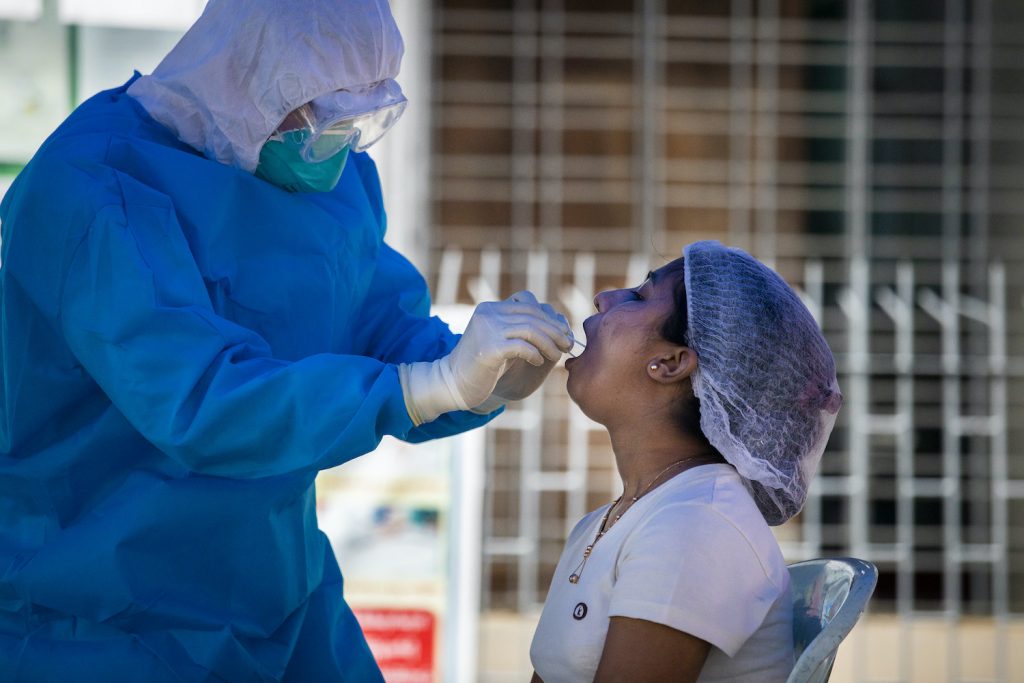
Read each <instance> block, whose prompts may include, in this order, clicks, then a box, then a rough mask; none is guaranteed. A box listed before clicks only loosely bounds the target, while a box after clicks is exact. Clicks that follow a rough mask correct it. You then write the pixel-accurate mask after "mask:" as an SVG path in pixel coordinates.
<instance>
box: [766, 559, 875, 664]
mask: <svg viewBox="0 0 1024 683" xmlns="http://www.w3.org/2000/svg"><path fill="white" fill-rule="evenodd" d="M789 579H790V588H789V590H790V593H791V594H792V596H793V649H794V655H795V657H796V663H795V664H794V666H793V671H792V672H791V673H790V674H789V678H788V679H787V681H786V683H825V682H826V681H828V678H829V676H830V675H831V674H832V664H833V662H835V659H836V652H837V651H838V650H839V644H840V643H842V642H843V639H844V638H846V635H847V634H848V633H849V632H850V631H851V630H852V629H853V626H854V624H856V623H857V620H858V619H860V615H861V614H862V613H863V612H864V608H865V607H867V604H868V600H869V599H870V598H871V594H872V593H873V592H874V591H875V584H876V583H877V582H878V570H877V569H876V568H875V565H873V564H871V563H870V562H865V561H864V560H858V559H855V558H852V557H837V558H825V559H820V560H808V561H807V562H797V563H796V564H791V565H789Z"/></svg>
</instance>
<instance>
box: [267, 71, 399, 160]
mask: <svg viewBox="0 0 1024 683" xmlns="http://www.w3.org/2000/svg"><path fill="white" fill-rule="evenodd" d="M406 104H408V102H407V101H406V99H405V96H404V95H403V94H402V91H401V89H400V88H399V87H398V84H397V83H395V82H394V81H382V82H381V83H377V84H374V85H373V86H370V87H369V88H365V89H362V90H338V91H335V92H332V93H328V94H327V95H323V96H321V97H318V98H316V99H315V100H313V101H312V102H307V103H306V104H304V105H302V106H301V107H299V108H298V109H296V110H295V111H293V112H292V113H291V114H289V115H288V117H287V118H285V120H284V121H283V122H282V123H281V125H280V126H278V128H277V131H276V132H275V133H274V135H272V136H271V137H270V139H271V140H282V139H283V138H282V136H283V135H284V134H285V133H289V132H292V131H300V130H301V131H302V132H303V133H304V135H303V136H302V138H303V139H302V149H301V151H300V154H301V156H302V158H303V160H305V161H308V162H311V163H320V162H322V161H326V160H327V159H330V158H331V157H333V156H334V155H335V154H338V153H339V152H341V151H342V150H343V149H345V148H346V147H347V148H349V149H350V150H352V151H354V152H362V151H364V150H366V149H367V148H369V147H370V146H371V145H373V144H374V143H375V142H377V141H378V140H380V139H381V137H383V135H384V133H386V132H387V131H388V130H389V129H390V128H391V126H393V125H395V122H396V121H398V119H399V118H400V117H401V116H402V112H404V111H405V106H406Z"/></svg>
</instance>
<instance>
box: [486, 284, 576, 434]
mask: <svg viewBox="0 0 1024 683" xmlns="http://www.w3.org/2000/svg"><path fill="white" fill-rule="evenodd" d="M512 299H513V300H519V301H525V302H528V303H531V304H537V305H538V306H540V307H541V310H543V311H544V312H545V313H546V314H547V316H548V317H549V318H550V319H551V320H552V321H554V322H555V323H556V324H557V325H558V326H559V328H560V329H561V330H562V332H563V333H564V334H565V335H566V338H567V339H568V342H569V348H570V349H571V348H572V328H570V327H569V321H568V320H566V319H565V316H563V315H561V314H559V313H557V312H556V311H555V309H554V308H552V307H551V306H550V305H548V304H541V303H539V302H538V301H537V298H536V297H535V296H534V295H533V293H531V292H519V293H518V294H513V295H512ZM566 350H569V349H566ZM557 363H558V358H555V359H554V360H551V359H548V358H545V359H544V363H543V364H541V365H533V364H531V363H528V362H526V361H525V360H522V359H521V358H516V359H515V360H513V361H511V362H510V363H509V364H508V369H507V370H506V371H505V373H504V374H503V375H502V376H501V379H499V380H498V383H497V384H496V385H495V387H494V391H493V392H491V395H490V396H489V397H488V398H487V400H486V401H484V402H483V403H482V404H480V405H478V406H475V407H473V408H472V410H473V412H474V413H480V414H482V415H486V414H488V413H491V412H493V411H495V410H497V409H498V408H500V407H501V406H502V405H504V404H505V403H508V402H509V401H521V400H523V399H524V398H526V397H527V396H529V395H530V394H532V393H533V392H535V391H536V390H537V389H539V388H540V386H541V385H542V384H544V380H546V379H547V377H548V375H549V374H551V371H552V370H554V369H555V365H556V364H557Z"/></svg>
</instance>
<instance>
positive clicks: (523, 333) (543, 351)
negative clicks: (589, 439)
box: [398, 292, 572, 425]
mask: <svg viewBox="0 0 1024 683" xmlns="http://www.w3.org/2000/svg"><path fill="white" fill-rule="evenodd" d="M549 308H550V307H549ZM571 345H572V341H571V340H570V337H569V334H568V325H566V326H564V327H563V326H562V325H561V324H560V322H558V321H557V320H553V319H552V318H551V317H550V313H549V312H548V311H547V310H545V309H544V308H543V307H541V306H540V304H538V303H537V299H536V298H535V297H534V296H533V295H532V294H529V293H528V292H520V293H518V294H513V295H512V296H511V297H509V298H508V299H506V300H505V301H500V302H486V303H482V304H480V305H479V306H477V307H476V310H474V311H473V316H472V317H471V318H470V320H469V325H467V326H466V331H465V332H464V333H463V335H462V338H461V339H460V340H459V343H458V344H456V345H455V348H454V349H452V352H451V353H450V354H448V355H447V356H444V357H443V358H439V359H437V360H435V361H432V362H421V363H403V364H401V365H399V366H398V376H399V379H400V380H401V382H402V392H403V394H404V396H405V407H406V410H408V411H409V417H411V418H412V420H413V423H414V424H416V425H421V424H423V423H424V422H430V421H431V420H434V419H436V418H437V417H438V416H439V415H441V414H443V413H447V412H450V411H453V410H469V409H470V408H473V407H474V406H480V405H481V404H482V403H484V402H485V401H486V400H487V399H488V397H489V396H490V395H491V394H492V392H493V391H494V387H495V385H496V384H497V383H498V380H499V379H500V378H501V377H502V375H503V374H505V372H506V371H507V370H508V369H509V367H510V365H511V364H512V363H513V362H514V361H516V360H520V361H523V362H525V363H526V364H528V365H531V366H535V367H538V368H540V367H543V366H544V365H545V364H546V363H548V362H550V363H551V364H554V363H555V362H556V361H557V360H558V359H559V358H560V357H561V355H562V353H563V349H564V350H568V349H569V348H571Z"/></svg>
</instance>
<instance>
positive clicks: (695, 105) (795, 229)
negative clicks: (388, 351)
mask: <svg viewBox="0 0 1024 683" xmlns="http://www.w3.org/2000/svg"><path fill="white" fill-rule="evenodd" d="M1022 22H1024V5H1021V3H1019V2H1017V1H1016V0H976V1H969V0H943V1H939V0H937V1H936V2H924V1H922V0H885V1H882V0H876V1H875V2H869V1H855V0H850V1H841V0H731V1H727V2H714V3H710V2H701V1H699V0H504V1H497V0H437V1H436V2H435V3H434V17H433V25H434V52H435V60H434V67H435V79H434V83H435V91H434V95H435V97H434V99H435V102H434V126H435V135H434V143H435V144H434V151H433V155H432V178H433V183H432V189H433V197H434V201H433V206H434V216H435V225H434V233H433V240H434V242H433V251H432V256H433V259H432V263H433V271H432V272H433V277H434V281H433V282H434V285H435V293H436V295H437V296H438V297H439V298H440V299H441V300H442V301H445V300H459V301H473V300H474V299H482V298H488V297H491V296H494V295H498V296H507V295H508V294H510V293H511V292H513V291H515V290H517V289H521V288H524V287H528V288H530V289H533V290H534V291H535V292H537V293H538V295H539V296H541V298H542V299H543V298H548V299H551V300H553V301H556V302H557V303H560V304H561V306H562V308H563V309H564V310H566V311H568V312H569V313H570V314H571V317H572V318H573V322H574V324H575V325H576V326H577V328H578V325H579V323H580V322H581V321H582V319H583V318H584V317H585V316H586V315H589V313H590V312H591V311H592V307H591V304H590V297H591V296H592V295H593V293H594V292H596V291H599V290H600V289H605V288H610V287H620V286H623V285H635V284H638V283H639V282H640V281H642V280H643V276H644V274H645V273H646V272H647V270H648V269H649V268H652V267H656V266H657V265H659V264H662V263H664V262H665V261H667V260H669V259H671V258H674V257H675V256H677V255H678V254H679V253H680V249H681V247H682V246H683V245H684V244H686V243H688V242H690V241H693V240H696V239H702V238H714V239H719V240H722V241H723V242H727V243H729V244H733V245H736V246H740V247H743V248H745V249H747V250H749V251H750V252H751V253H753V254H754V255H756V256H757V257H758V258H760V259H761V260H763V261H765V262H767V263H769V264H770V265H772V266H773V267H775V268H776V269H777V270H778V271H779V273H780V274H782V275H783V277H785V278H786V279H787V280H788V281H789V282H790V283H792V284H793V285H794V286H795V287H797V288H798V289H799V290H800V292H801V294H802V295H803V296H804V298H805V301H807V303H808V305H809V307H810V308H811V310H812V311H813V312H814V313H815V315H816V317H817V318H818V320H819V322H820V323H821V325H822V327H823V329H824V331H825V334H826V336H827V338H828V340H829V343H830V345H831V346H832V349H833V351H834V352H835V354H836V357H837V360H838V364H839V368H840V382H841V385H842V387H843V390H844V394H845V399H846V401H845V406H844V409H843V411H842V412H841V413H840V418H839V423H838V425H837V427H836V429H835V432H834V433H833V436H832V438H831V440H830V443H829V447H828V450H827V451H826V453H825V456H824V458H823V460H822V465H821V468H820V472H819V476H818V479H817V482H816V484H815V486H814V487H813V488H812V490H811V494H810V498H809V500H808V502H807V506H806V508H805V510H804V512H803V513H802V514H801V515H800V516H799V517H798V518H796V519H795V520H793V521H792V522H790V523H789V524H787V525H785V526H784V527H782V528H780V529H778V530H777V532H778V537H779V539H780V541H781V542H782V545H783V548H784V551H785V553H786V556H787V559H789V560H790V561H796V560H801V559H806V558H810V557H817V556H824V555H847V554H849V555H854V556H857V557H862V558H865V559H869V560H871V561H872V562H874V563H875V564H876V565H877V566H878V568H879V572H880V579H879V584H878V589H877V591H876V594H875V598H874V601H873V604H872V607H871V619H870V620H869V623H870V624H872V625H874V626H875V627H876V629H875V630H874V631H868V632H866V635H865V637H864V638H862V639H861V642H860V643H859V644H851V645H850V646H849V647H847V648H845V649H846V650H848V651H849V652H848V654H849V655H850V658H849V660H848V664H849V666H848V667H847V668H846V669H844V670H843V671H839V670H837V677H838V676H846V677H847V678H846V680H865V681H866V680H873V681H874V680H877V681H881V680H901V681H909V680H915V681H917V680H921V681H925V680H927V681H932V680H949V681H966V680H993V681H994V680H999V681H1011V680H1024V662H1022V661H1021V659H1020V657H1019V655H1017V654H1016V653H1015V652H1014V651H1013V648H1012V647H1011V646H1010V644H1011V643H1012V642H1013V639H1014V638H1017V639H1018V642H1020V639H1021V638H1022V637H1024V631H1022V630H1021V628H1020V622H1019V620H1018V617H1017V616H1016V615H1019V614H1020V613H1021V612H1022V611H1024V452H1022V451H1024V432H1022V431H1021V427H1020V425H1022V424H1024V421H1022V419H1021V418H1022V417H1024V402H1022V400H1021V398H1020V396H1021V392H1020V389H1021V388H1022V382H1021V371H1022V370H1024V365H1022V363H1024V336H1022V333H1024V329H1022V323H1024V318H1022V312H1024V311H1022V295H1024V270H1022V268H1021V265H1022V264H1021V260H1022V258H1024V232H1022V227H1024V221H1022V217H1024V200H1022V199H1021V192H1020V190H1021V189H1022V183H1024V181H1022V180H1021V178H1022V177H1024V175H1022V174H1021V170H1022V162H1024V126H1022V124H1024V95H1022V93H1024V90H1022V87H1021V86H1022V85H1024V60H1022V55H1024V52H1022V51H1024V41H1022V39H1021V35H1024V34H1022V32H1021V28H1024V23H1022ZM488 468H489V476H488V479H487V481H488V491H487V495H486V500H487V510H486V516H485V528H486V531H485V539H484V557H483V576H484V589H483V595H484V613H485V615H490V621H487V619H485V633H490V635H489V636H487V635H485V637H484V649H485V650H487V649H488V644H487V643H488V638H490V641H491V642H494V643H501V644H500V645H498V646H496V647H494V648H493V652H494V657H497V658H501V652H507V651H508V650H512V649H515V650H516V651H517V652H519V653H521V652H522V650H523V648H525V647H528V644H529V635H530V630H531V628H532V621H531V620H535V618H536V614H537V611H538V610H539V607H540V605H541V604H542V602H543V600H544V596H545V593H546V590H547V586H548V584H549V582H550V578H551V574H552V572H553V569H554V566H555V564H556V562H557V560H558V557H559V553H560V550H561V547H562V542H563V540H564V538H565V537H566V535H567V533H568V531H569V530H570V529H571V528H572V526H573V525H574V524H575V522H576V521H577V520H578V519H579V518H580V517H581V516H582V514H583V513H584V512H586V511H589V510H591V509H593V508H595V507H597V506H598V505H601V504H603V503H604V502H606V501H608V500H611V499H612V498H613V497H614V496H615V495H616V494H617V493H618V490H617V488H616V487H617V476H616V473H615V471H614V469H613V468H614V461H613V459H612V456H611V453H610V450H609V444H608V442H607V440H606V438H604V435H603V430H602V429H600V427H599V426H597V425H593V424H592V423H589V421H588V420H587V419H586V418H585V417H583V416H582V415H581V414H580V413H579V411H578V410H577V409H576V408H575V406H573V405H572V404H571V403H570V402H569V401H568V399H567V397H566V395H565V393H564V375H561V376H555V377H553V378H552V380H551V381H550V382H549V383H548V386H547V387H546V391H545V392H544V393H543V395H539V396H535V397H532V398H531V399H529V400H528V401H526V402H524V403H523V404H520V405H518V406H514V407H512V409H510V410H509V411H508V412H507V413H506V415H505V416H503V417H502V418H501V419H500V420H499V421H497V422H496V423H495V424H494V426H493V427H492V428H491V430H490V432H489V460H488ZM512 615H525V616H522V617H518V621H517V617H514V616H512ZM487 624H490V625H491V626H487ZM524 624H525V625H524ZM488 628H492V629H493V631H487V629H488ZM510 639H511V640H512V641H514V642H516V647H515V648H512V647H508V643H509V642H510ZM979 643H980V645H979ZM879 652H890V654H889V655H887V656H885V657H882V656H880V655H879V656H874V657H871V656H867V657H864V656H860V655H870V654H871V653H879ZM853 655H858V656H853ZM486 660H487V657H486V656H485V657H483V659H482V661H484V662H486ZM524 666H528V663H527V664H526V665H524V664H523V663H522V660H521V659H518V660H515V659H512V658H510V659H507V660H506V661H502V662H496V663H495V664H494V667H493V669H492V670H490V671H486V670H485V674H484V675H483V676H484V679H486V680H505V679H506V678H507V679H508V680H512V679H514V678H516V676H518V675H521V674H520V670H521V669H523V668H524ZM844 666H846V665H845V664H843V663H842V662H841V663H840V665H839V669H843V667H844ZM485 669H486V667H485ZM527 673H528V671H527Z"/></svg>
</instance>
